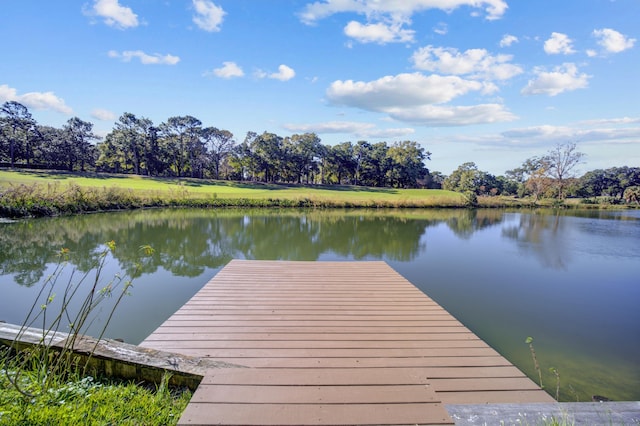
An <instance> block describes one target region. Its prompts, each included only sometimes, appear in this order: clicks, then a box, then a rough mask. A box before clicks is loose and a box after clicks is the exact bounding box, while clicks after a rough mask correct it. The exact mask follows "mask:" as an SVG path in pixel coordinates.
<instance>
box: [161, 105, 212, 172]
mask: <svg viewBox="0 0 640 426" xmlns="http://www.w3.org/2000/svg"><path fill="white" fill-rule="evenodd" d="M201 126H202V122H201V121H200V120H198V119H197V118H195V117H192V116H190V115H186V116H179V117H170V118H169V119H167V121H166V122H165V123H162V124H161V125H160V126H159V131H160V134H161V136H162V141H161V142H162V145H163V146H162V148H163V149H164V150H165V152H166V154H167V156H168V158H167V163H168V164H170V167H171V168H172V169H173V170H174V172H175V174H176V175H177V176H179V177H180V176H184V174H185V173H186V172H187V171H190V173H191V177H196V176H198V175H199V173H200V171H201V166H202V165H203V164H202V163H204V162H203V161H202V154H203V152H204V144H203V143H202V141H201V140H200V132H201Z"/></svg>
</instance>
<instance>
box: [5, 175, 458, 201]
mask: <svg viewBox="0 0 640 426" xmlns="http://www.w3.org/2000/svg"><path fill="white" fill-rule="evenodd" d="M20 185H26V186H33V185H38V186H40V187H42V188H46V189H47V191H48V192H52V193H63V192H64V191H66V190H67V189H69V188H70V187H73V186H74V185H75V186H77V187H80V188H87V189H94V190H99V189H104V188H119V189H123V190H131V191H133V192H134V193H136V194H139V195H141V196H159V197H163V198H166V197H169V198H171V197H181V198H193V199H198V198H207V199H210V198H221V199H253V200H302V199H307V200H313V201H321V202H327V203H334V204H336V205H341V204H345V203H351V204H355V205H356V206H357V205H362V206H367V205H372V204H376V203H380V202H382V203H387V204H390V205H397V206H403V205H406V206H411V207H418V206H438V205H443V206H447V207H451V206H458V205H462V203H463V200H462V196H461V195H460V194H458V193H455V192H451V191H444V190H435V189H393V188H369V187H357V186H337V185H336V186H333V185H332V186H320V185H312V186H305V185H275V184H262V183H248V182H229V181H214V180H201V179H189V178H181V179H171V178H150V177H143V176H133V175H110V174H95V173H90V174H89V173H87V174H79V173H65V172H50V171H32V170H30V171H13V170H11V171H9V170H1V171H0V188H11V187H14V188H15V187H16V186H20Z"/></svg>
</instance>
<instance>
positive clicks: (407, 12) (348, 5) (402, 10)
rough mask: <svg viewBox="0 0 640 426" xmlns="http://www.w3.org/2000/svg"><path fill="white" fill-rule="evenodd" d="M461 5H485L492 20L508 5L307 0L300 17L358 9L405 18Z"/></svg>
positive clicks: (497, 1) (498, 1) (499, 1)
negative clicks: (431, 10)
mask: <svg viewBox="0 0 640 426" xmlns="http://www.w3.org/2000/svg"><path fill="white" fill-rule="evenodd" d="M462 6H467V7H472V8H475V9H484V10H485V12H486V16H487V19H490V20H493V19H499V18H501V17H502V15H503V14H504V13H505V11H506V10H507V8H508V6H507V3H506V1H504V0H402V1H400V0H319V1H316V2H314V3H308V4H307V5H306V6H305V8H304V10H303V11H302V12H301V13H300V19H301V20H302V21H303V22H304V23H307V24H313V23H315V22H317V21H319V20H320V19H323V18H326V17H328V16H331V15H333V14H336V13H358V14H361V15H365V16H367V17H369V18H376V19H380V18H386V19H393V20H394V21H406V20H408V19H409V18H410V17H411V16H412V15H413V14H414V13H417V12H421V11H424V10H429V9H440V10H444V11H447V12H450V11H452V10H454V9H457V8H459V7H462Z"/></svg>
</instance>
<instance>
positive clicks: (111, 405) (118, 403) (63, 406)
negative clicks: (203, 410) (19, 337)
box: [0, 359, 191, 426]
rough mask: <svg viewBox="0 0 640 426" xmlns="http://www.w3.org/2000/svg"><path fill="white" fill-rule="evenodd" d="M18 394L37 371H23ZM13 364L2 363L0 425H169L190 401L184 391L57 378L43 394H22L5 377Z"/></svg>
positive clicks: (30, 385)
mask: <svg viewBox="0 0 640 426" xmlns="http://www.w3.org/2000/svg"><path fill="white" fill-rule="evenodd" d="M21 373H22V374H21V375H20V379H19V380H20V385H21V388H22V390H23V391H24V390H33V388H36V387H38V386H39V384H38V378H39V376H40V374H39V372H38V371H33V370H32V371H22V372H21ZM13 375H15V370H12V367H11V363H10V362H7V360H6V359H5V362H2V361H0V425H1V426H5V425H6V426H9V425H11V426H15V425H25V426H26V425H33V426H38V425H58V424H60V425H67V424H69V425H71V424H99V425H115V424H118V425H173V424H176V423H177V422H178V420H179V418H180V415H181V414H182V412H183V411H184V409H185V407H186V406H187V404H188V403H189V399H190V398H191V393H190V392H189V391H187V390H171V389H169V388H168V387H167V385H166V384H164V383H163V384H161V385H159V386H157V387H149V386H143V385H140V384H136V383H133V382H116V381H95V380H94V379H93V378H92V377H90V376H86V377H83V378H80V377H79V376H75V377H71V378H66V379H65V378H63V377H57V378H56V379H55V381H54V383H53V384H51V385H50V386H49V387H48V388H47V392H43V393H38V392H36V393H34V395H33V396H32V395H29V394H23V393H21V392H20V391H18V389H17V388H16V386H14V385H13V384H12V383H11V381H10V380H9V377H12V376H13Z"/></svg>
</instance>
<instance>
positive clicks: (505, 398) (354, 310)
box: [141, 260, 553, 425]
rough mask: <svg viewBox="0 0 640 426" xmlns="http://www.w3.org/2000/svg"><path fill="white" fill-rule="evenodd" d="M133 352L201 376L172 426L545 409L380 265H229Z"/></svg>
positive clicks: (531, 390)
mask: <svg viewBox="0 0 640 426" xmlns="http://www.w3.org/2000/svg"><path fill="white" fill-rule="evenodd" d="M141 345H142V346H146V347H150V348H154V349H160V350H164V351H169V352H176V353H181V354H185V355H190V356H197V357H211V358H213V359H215V360H217V361H223V362H227V363H231V364H236V365H242V366H246V367H249V368H225V369H212V370H211V371H210V372H208V373H207V374H206V375H205V377H204V378H203V380H202V382H201V383H200V386H199V387H198V389H197V390H196V392H195V393H194V395H193V398H192V400H191V402H190V404H189V406H188V407H187V409H186V410H185V412H184V413H183V415H182V417H181V419H180V424H185V425H187V424H190V425H193V424H226V425H258V424H260V425H305V424H307V425H328V424H361V425H362V424H404V425H406V424H453V420H452V419H451V418H450V417H449V415H448V413H447V410H446V407H445V405H446V404H487V403H531V402H553V399H552V398H551V397H550V396H549V395H548V394H546V393H545V392H544V391H542V390H541V389H540V388H539V387H538V386H537V385H536V384H535V383H534V382H532V381H531V380H529V379H528V378H527V377H526V376H525V375H524V374H523V373H522V372H521V371H520V370H518V369H517V368H516V367H514V366H513V365H512V364H511V363H509V362H508V361H507V360H506V359H505V358H503V357H502V356H500V355H499V354H498V353H497V352H496V351H495V350H493V349H492V348H491V347H489V346H488V345H487V344H486V343H485V342H483V341H482V340H480V339H479V338H478V337H477V336H476V335H475V334H473V333H472V332H471V331H470V330H469V329H467V328H466V327H464V326H463V325H462V324H461V323H460V322H459V321H457V320H456V319H455V318H454V317H453V316H451V315H450V314H449V313H448V312H446V311H445V310H444V309H443V308H442V307H440V306H439V305H438V304H437V303H435V302H434V301H433V300H431V299H430V298H429V297H428V296H426V295H425V294H424V293H422V292H421V291H420V290H419V289H417V288H416V287H415V286H413V285H412V284H411V283H410V282H409V281H407V280H406V279H405V278H403V277H402V276H401V275H399V274H398V273H397V272H395V271H394V270H393V269H392V268H391V267H389V266H388V265H387V264H386V263H384V262H289V261H245V260H233V261H231V262H230V263H229V264H228V265H227V266H226V267H225V268H223V269H222V270H221V271H220V272H219V273H218V274H217V275H216V276H215V277H214V278H213V279H212V280H211V281H210V282H209V283H207V284H206V285H205V286H204V287H203V288H202V289H201V290H200V291H199V292H198V293H197V294H196V295H195V296H194V297H193V298H192V299H191V300H189V301H188V302H187V303H186V304H185V305H184V306H183V307H182V308H181V309H180V310H178V311H177V312H176V313H175V314H174V315H173V316H172V317H171V318H169V319H168V320H167V321H165V322H164V324H162V325H161V326H160V327H159V328H158V329H157V330H156V331H155V332H154V333H153V334H151V335H150V336H149V337H148V338H147V339H146V340H145V341H144V342H143V343H142V344H141Z"/></svg>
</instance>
